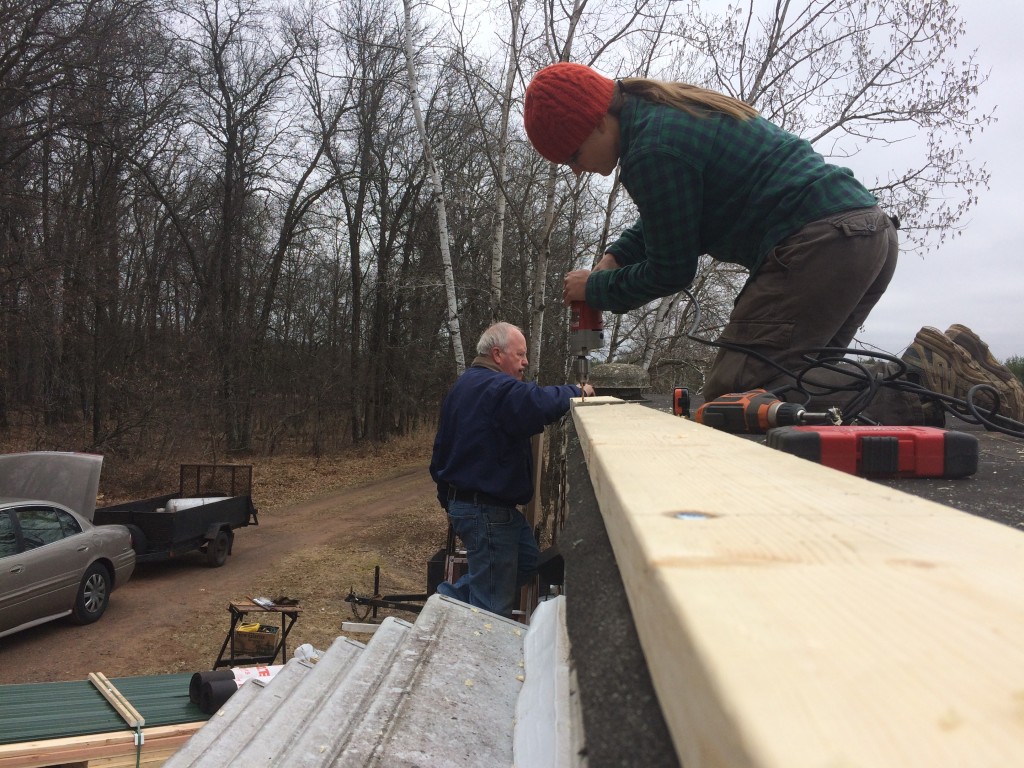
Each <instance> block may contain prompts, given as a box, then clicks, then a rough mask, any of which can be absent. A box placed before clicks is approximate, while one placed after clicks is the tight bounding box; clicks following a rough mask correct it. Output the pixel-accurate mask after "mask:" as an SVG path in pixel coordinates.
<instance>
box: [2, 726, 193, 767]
mask: <svg viewBox="0 0 1024 768" xmlns="http://www.w3.org/2000/svg"><path fill="white" fill-rule="evenodd" d="M203 725H205V722H195V723H184V724H181V725H162V726H156V727H151V728H143V729H142V735H143V738H144V741H143V745H142V764H143V765H145V764H146V763H147V762H148V763H150V764H153V758H156V759H157V760H159V764H162V763H163V761H165V760H166V759H167V758H168V757H170V755H171V754H173V753H174V752H175V751H177V749H178V748H179V747H181V745H182V744H184V743H185V742H186V741H188V739H189V738H190V737H191V736H192V734H193V733H195V732H196V731H198V730H199V729H200V728H201V727H202V726H203ZM135 757H136V747H135V731H116V732H114V733H98V734H94V735H89V736H68V737H65V738H61V739H44V740H40V741H26V742H22V743H20V744H4V745H0V768H29V767H30V766H48V765H64V764H67V763H85V764H86V765H104V764H106V763H104V762H103V760H108V761H111V762H110V764H111V765H115V764H121V763H122V762H128V763H130V764H131V765H135ZM97 761H98V762H97Z"/></svg>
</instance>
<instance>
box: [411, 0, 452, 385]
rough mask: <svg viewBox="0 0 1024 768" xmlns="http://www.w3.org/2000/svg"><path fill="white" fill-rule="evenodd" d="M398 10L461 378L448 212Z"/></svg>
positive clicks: (414, 69) (449, 328)
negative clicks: (428, 178) (435, 214)
mask: <svg viewBox="0 0 1024 768" xmlns="http://www.w3.org/2000/svg"><path fill="white" fill-rule="evenodd" d="M402 6H403V7H404V9H405V64H406V69H407V70H408V72H409V95H410V96H411V97H412V111H413V114H414V115H415V116H416V128H417V129H418V130H419V132H420V139H421V140H422V141H423V157H424V159H425V160H426V162H427V173H428V174H429V176H430V186H431V188H432V190H433V192H432V195H433V198H434V205H435V206H436V207H437V232H438V237H439V238H440V241H441V242H440V245H441V264H442V266H443V269H444V288H445V294H446V296H447V299H448V317H447V323H448V333H449V334H450V337H451V342H452V350H453V352H454V353H455V368H456V374H461V373H462V372H463V371H464V370H466V354H465V352H464V351H463V349H462V330H461V328H460V325H459V305H458V300H457V297H456V295H455V271H454V269H453V268H452V254H451V248H450V247H449V241H448V211H447V209H446V208H445V204H444V188H443V187H442V185H441V174H440V172H439V171H438V170H437V163H435V162H434V153H433V152H432V151H431V149H430V139H429V138H428V136H427V125H426V123H425V122H424V120H423V111H422V110H421V109H420V95H419V86H418V85H417V80H416V66H415V64H414V61H413V58H414V49H413V42H412V38H413V30H412V7H411V3H410V0H402Z"/></svg>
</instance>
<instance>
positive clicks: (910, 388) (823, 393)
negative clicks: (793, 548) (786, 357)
mask: <svg viewBox="0 0 1024 768" xmlns="http://www.w3.org/2000/svg"><path fill="white" fill-rule="evenodd" d="M683 293H685V294H686V296H687V297H688V298H689V300H690V304H691V306H692V307H693V308H694V316H693V322H692V323H691V324H690V328H689V330H688V331H687V332H686V337H687V338H689V339H693V340H694V341H696V342H698V343H700V344H705V345H707V346H709V347H718V348H721V349H728V350H730V351H733V352H739V353H741V354H744V355H749V356H750V357H753V358H755V359H757V360H760V361H761V362H763V363H765V364H767V365H770V366H771V367H772V368H775V369H776V370H777V371H779V372H780V373H782V374H784V375H786V376H788V377H789V378H791V379H793V381H794V383H793V384H790V385H787V386H785V387H779V388H776V389H774V390H772V394H775V395H779V396H781V395H783V394H788V393H790V392H795V393H797V394H798V395H800V396H803V398H804V402H805V403H806V402H807V401H808V400H810V398H811V397H827V396H828V395H831V394H836V393H838V392H852V393H854V396H853V398H852V399H851V400H850V401H849V402H848V403H847V404H846V405H845V406H844V407H843V424H852V423H853V422H855V421H858V422H860V423H863V424H877V422H876V421H874V420H873V419H871V418H869V417H867V416H865V415H863V411H864V409H866V408H867V407H868V406H869V405H871V403H872V401H873V400H874V399H875V397H876V396H877V395H878V392H879V390H880V389H881V388H882V387H889V388H891V389H896V390H899V391H901V392H909V393H911V394H914V395H917V396H918V397H920V398H922V399H923V400H930V401H932V402H935V403H937V404H938V405H939V406H940V407H941V408H942V410H943V411H944V412H945V413H950V414H953V415H954V416H956V417H957V418H959V419H961V420H962V421H964V422H966V423H968V424H977V425H981V426H982V427H984V428H985V429H986V430H988V431H990V432H999V433H1001V434H1004V435H1009V436H1011V437H1018V438H1022V439H1024V423H1022V422H1019V421H1016V420H1014V419H1011V418H1009V417H1007V416H1002V415H1000V414H999V406H1000V404H1001V400H1000V397H999V391H998V390H997V389H996V388H995V387H993V386H992V385H990V384H975V385H974V386H972V387H971V388H970V389H969V390H968V391H967V396H966V397H965V398H963V399H961V398H957V397H953V396H951V395H945V394H942V393H941V392H935V391H933V390H930V389H928V388H927V387H925V386H923V385H921V384H918V383H916V382H913V381H910V380H909V379H907V378H906V374H907V372H908V371H909V368H908V366H907V364H906V363H905V362H904V361H903V360H901V359H900V358H898V357H894V356H893V355H889V354H886V353H884V352H868V351H866V350H862V349H851V348H848V347H817V348H809V349H803V350H799V352H800V356H801V357H802V358H803V360H805V361H806V362H807V365H806V366H804V367H803V368H801V369H800V370H799V371H793V370H790V369H789V368H786V367H785V366H783V365H780V364H779V363H777V362H776V361H775V360H773V359H771V358H770V357H768V356H766V355H764V354H762V353H760V352H758V351H757V350H755V349H751V348H749V347H745V346H743V345H742V344H733V343H731V342H727V341H720V340H711V339H705V338H702V337H700V336H697V334H696V330H697V328H698V326H699V325H700V320H701V310H700V303H699V302H698V301H697V299H696V297H695V296H694V295H693V294H692V293H691V292H690V291H689V289H685V288H684V289H683ZM848 355H860V356H862V357H869V358H873V359H875V360H877V361H880V362H885V363H893V364H895V368H894V369H893V370H892V372H891V373H889V374H887V375H885V376H878V375H877V373H876V372H873V371H871V370H869V369H868V367H867V365H865V364H864V363H862V362H860V361H858V360H852V359H850V358H849V357H848ZM817 370H828V371H832V372H836V373H841V374H843V375H845V376H847V377H848V378H849V379H850V383H849V384H847V385H842V386H838V385H834V384H833V385H824V384H820V383H816V382H815V381H814V380H813V378H811V377H810V375H811V374H812V373H813V372H814V371H817ZM980 395H984V396H985V398H986V400H991V401H992V403H993V404H992V405H991V406H990V407H987V406H983V405H981V404H980V402H979V396H980Z"/></svg>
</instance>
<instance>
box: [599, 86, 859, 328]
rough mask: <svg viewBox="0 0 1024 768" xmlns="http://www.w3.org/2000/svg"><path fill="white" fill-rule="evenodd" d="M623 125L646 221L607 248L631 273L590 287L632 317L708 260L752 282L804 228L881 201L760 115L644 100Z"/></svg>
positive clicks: (629, 168) (632, 190)
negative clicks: (742, 116) (700, 111)
mask: <svg viewBox="0 0 1024 768" xmlns="http://www.w3.org/2000/svg"><path fill="white" fill-rule="evenodd" d="M619 117H620V125H621V146H620V150H621V156H620V160H619V166H620V169H621V179H622V184H623V186H624V187H625V188H626V191H627V192H629V195H630V197H631V198H632V199H633V202H634V203H636V207H637V210H638V211H639V213H640V219H639V220H638V221H637V222H636V223H635V224H634V225H633V226H632V227H630V228H629V229H627V230H625V231H624V232H623V233H622V234H621V235H620V236H619V238H618V240H616V241H615V242H614V243H612V245H611V246H609V247H608V249H607V250H608V251H609V252H611V253H612V255H614V256H615V259H616V261H617V262H618V263H619V266H620V267H622V268H621V269H615V270H606V271H601V272H593V273H591V275H590V278H589V280H587V303H588V304H590V305H591V306H592V307H595V308H598V309H607V310H611V311H612V312H625V311H627V310H629V309H633V308H635V307H639V306H642V305H644V304H646V303H647V302H649V301H652V300H654V299H656V298H660V297H662V296H668V295H669V294H672V293H676V292H678V291H681V290H682V289H683V288H686V287H688V286H689V285H690V283H691V282H692V281H693V277H694V275H695V274H696V271H697V264H698V259H699V258H700V256H701V254H705V253H706V254H709V255H710V256H712V257H714V258H715V259H718V260H720V261H728V262H732V263H735V264H740V265H742V266H744V267H746V268H747V269H749V270H750V272H751V274H753V273H754V272H756V270H757V268H758V266H759V265H760V263H761V261H762V260H763V259H764V257H765V255H766V254H767V253H768V252H769V251H770V250H771V249H772V248H773V247H775V245H777V244H778V243H779V242H780V241H781V240H783V239H784V238H786V237H787V236H789V235H791V234H793V233H794V232H796V231H797V230H799V229H800V228H801V227H803V226H804V225H806V224H809V223H810V222H812V221H817V220H818V219H822V218H824V217H826V216H828V215H830V214H833V213H838V212H840V211H847V210H853V209H855V208H868V207H871V206H873V205H875V204H876V203H877V201H876V199H875V197H874V195H872V194H871V193H870V192H868V191H867V189H865V188H864V187H863V186H862V185H861V184H860V183H859V182H858V181H857V180H856V179H855V178H854V177H853V173H852V172H851V171H850V170H849V169H848V168H840V167H838V166H835V165H831V164H829V163H827V162H825V159H824V158H823V157H822V156H821V155H819V154H817V153H816V152H815V151H814V150H813V149H812V148H811V145H810V143H809V142H807V141H805V140H803V139H800V138H798V137H796V136H794V135H792V134H790V133H787V132H786V131H784V130H782V129H781V128H779V127H778V126H776V125H774V124H772V123H770V122H768V121H767V120H765V119H763V118H761V117H757V118H754V119H752V120H737V119H735V118H732V117H729V116H727V115H724V114H721V113H716V112H710V113H708V114H707V116H702V117H699V116H695V115H691V114H689V113H688V112H684V111H682V110H679V109H674V108H672V107H666V106H662V105H658V104H653V103H651V102H648V101H646V100H645V99H641V98H637V97H627V98H626V103H625V105H624V106H623V109H622V113H621V114H620V116H619Z"/></svg>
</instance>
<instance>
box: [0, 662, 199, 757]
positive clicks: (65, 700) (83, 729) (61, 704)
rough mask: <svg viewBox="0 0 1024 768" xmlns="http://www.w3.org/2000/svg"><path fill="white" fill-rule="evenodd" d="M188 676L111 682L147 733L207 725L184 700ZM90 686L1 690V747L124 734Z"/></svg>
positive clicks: (6, 687)
mask: <svg viewBox="0 0 1024 768" xmlns="http://www.w3.org/2000/svg"><path fill="white" fill-rule="evenodd" d="M191 679H192V675H191V673H187V672H186V673H182V674H177V675H146V676H141V677H120V678H111V680H110V682H111V683H113V684H114V686H115V687H116V688H117V689H118V690H119V691H120V692H121V693H122V694H123V695H124V697H125V698H126V699H128V701H130V702H131V704H132V706H133V707H135V709H137V710H138V711H139V714H141V715H142V716H143V717H144V718H145V720H146V727H147V728H148V727H151V726H157V725H177V724H180V723H194V722H197V721H200V720H206V719H207V717H208V716H207V715H204V714H203V713H202V711H200V709H199V707H197V706H196V705H194V704H192V702H191V701H189V697H188V686H189V681H190V680H191ZM127 729H128V726H127V724H126V723H125V721H124V720H123V719H121V716H120V715H118V714H117V712H116V711H115V710H114V708H113V707H112V706H110V704H109V703H107V700H106V699H104V698H103V696H102V695H101V694H100V692H99V691H97V690H96V688H95V687H94V686H93V685H92V683H90V682H88V681H85V680H82V681H72V682H62V683H30V684H28V685H4V686H0V744H17V743H20V742H24V741H39V740H42V739H55V738H62V737H66V736H84V735H87V734H93V733H110V732H113V731H121V730H127Z"/></svg>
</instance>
